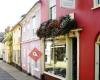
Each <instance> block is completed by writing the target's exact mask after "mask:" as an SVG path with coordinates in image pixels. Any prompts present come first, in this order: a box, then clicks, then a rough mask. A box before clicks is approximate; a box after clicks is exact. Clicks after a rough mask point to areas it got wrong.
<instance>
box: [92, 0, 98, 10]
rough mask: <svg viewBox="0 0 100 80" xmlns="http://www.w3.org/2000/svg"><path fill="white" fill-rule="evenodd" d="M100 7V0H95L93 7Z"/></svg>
mask: <svg viewBox="0 0 100 80" xmlns="http://www.w3.org/2000/svg"><path fill="white" fill-rule="evenodd" d="M99 7H100V0H93V8H92V9H96V8H99Z"/></svg>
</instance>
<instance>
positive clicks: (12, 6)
mask: <svg viewBox="0 0 100 80" xmlns="http://www.w3.org/2000/svg"><path fill="white" fill-rule="evenodd" d="M36 1H37V0H0V32H3V31H4V29H5V28H6V27H7V26H13V25H14V24H16V23H17V22H18V21H19V20H20V18H21V15H23V14H25V13H27V12H28V11H29V9H30V8H31V7H32V6H33V5H34V3H35V2H36Z"/></svg>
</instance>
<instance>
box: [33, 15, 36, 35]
mask: <svg viewBox="0 0 100 80" xmlns="http://www.w3.org/2000/svg"><path fill="white" fill-rule="evenodd" d="M32 23H33V24H32V26H33V29H32V32H33V36H34V35H35V34H36V33H35V29H36V16H33V21H32Z"/></svg>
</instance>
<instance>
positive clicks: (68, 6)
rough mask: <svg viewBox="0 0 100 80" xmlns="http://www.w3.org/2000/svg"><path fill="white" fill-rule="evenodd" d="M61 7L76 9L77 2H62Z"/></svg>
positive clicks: (70, 0) (61, 0)
mask: <svg viewBox="0 0 100 80" xmlns="http://www.w3.org/2000/svg"><path fill="white" fill-rule="evenodd" d="M60 5H61V7H63V8H71V9H75V0H60Z"/></svg>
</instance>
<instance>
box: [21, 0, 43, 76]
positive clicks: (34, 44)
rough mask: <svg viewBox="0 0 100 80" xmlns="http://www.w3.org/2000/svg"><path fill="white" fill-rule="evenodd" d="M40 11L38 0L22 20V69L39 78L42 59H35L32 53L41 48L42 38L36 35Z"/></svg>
mask: <svg viewBox="0 0 100 80" xmlns="http://www.w3.org/2000/svg"><path fill="white" fill-rule="evenodd" d="M40 11H41V10H40V1H37V2H36V3H35V4H34V5H33V7H32V8H31V9H30V10H29V11H28V13H27V14H25V16H24V17H23V19H22V20H21V21H20V25H21V26H22V34H21V36H22V38H21V61H22V69H23V71H25V72H27V73H28V74H31V75H32V76H35V77H37V78H40V76H41V70H42V69H41V60H40V59H39V60H38V61H35V60H34V57H33V55H31V54H32V53H33V52H34V49H37V50H40V40H39V38H38V37H37V35H36V31H37V29H38V27H39V26H40Z"/></svg>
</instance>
